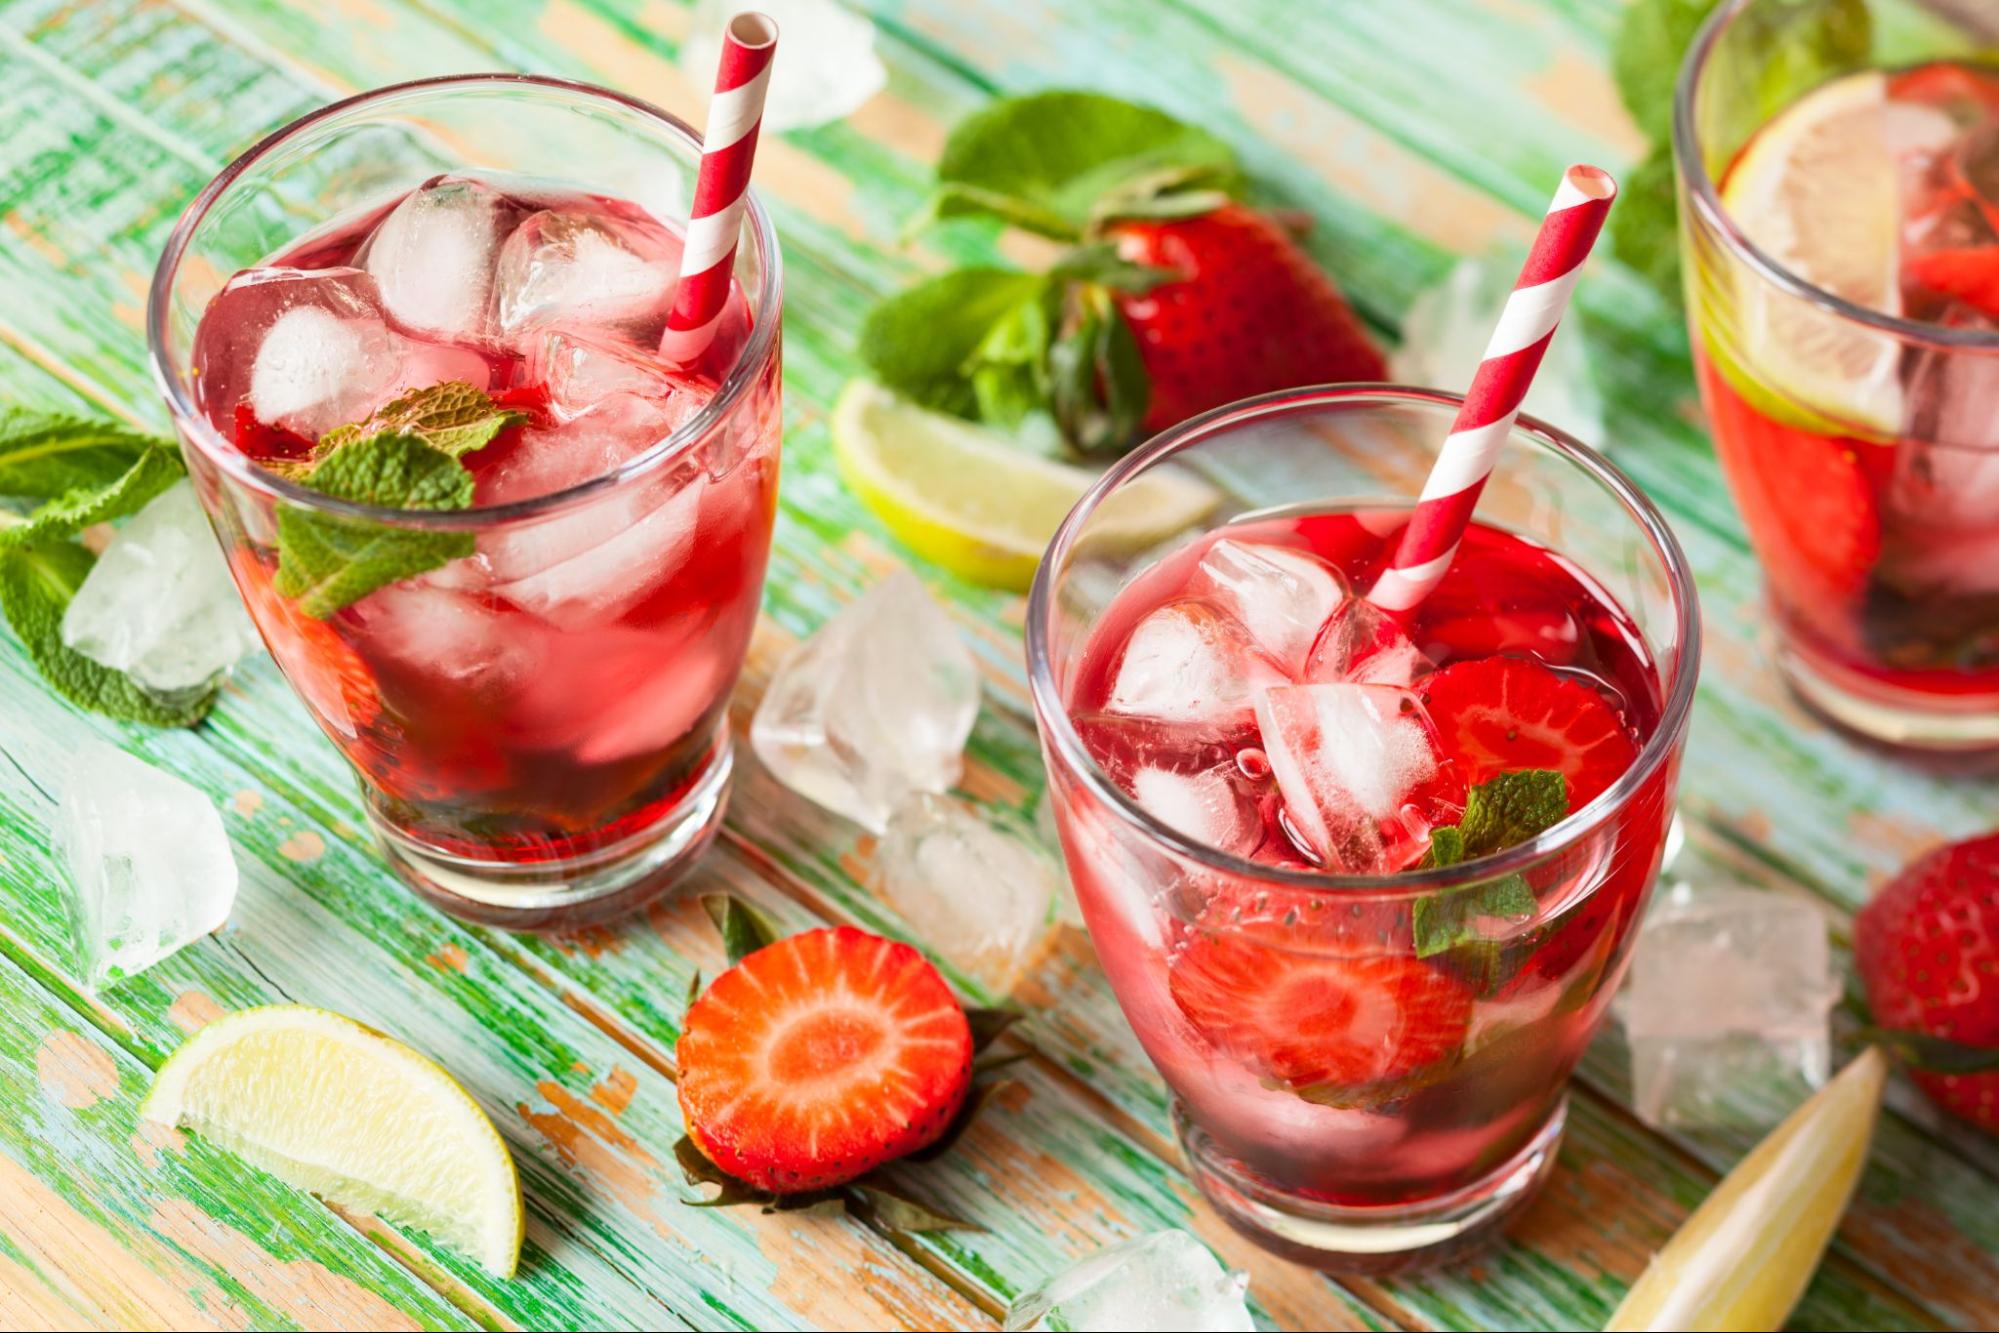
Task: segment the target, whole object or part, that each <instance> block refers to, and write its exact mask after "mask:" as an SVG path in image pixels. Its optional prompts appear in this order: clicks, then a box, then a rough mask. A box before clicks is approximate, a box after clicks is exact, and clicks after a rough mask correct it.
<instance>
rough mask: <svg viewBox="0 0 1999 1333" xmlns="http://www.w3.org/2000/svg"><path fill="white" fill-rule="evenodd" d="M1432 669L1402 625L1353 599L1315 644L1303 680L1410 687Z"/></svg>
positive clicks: (1359, 599) (1341, 608) (1344, 604)
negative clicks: (1417, 678) (1420, 676)
mask: <svg viewBox="0 0 1999 1333" xmlns="http://www.w3.org/2000/svg"><path fill="white" fill-rule="evenodd" d="M1431 665H1432V664H1431V662H1430V660H1429V659H1428V658H1427V657H1425V656H1424V655H1423V652H1422V650H1421V649H1419V648H1418V647H1417V646H1416V645H1415V643H1414V642H1413V641H1411V639H1410V638H1409V635H1408V632H1407V631H1405V630H1404V629H1403V628H1402V624H1401V622H1400V621H1398V620H1396V619H1395V617H1394V616H1391V615H1389V614H1388V613H1387V612H1385V611H1383V610H1381V608H1379V607H1377V606H1376V605H1375V604H1374V603H1373V602H1370V601H1368V600H1366V599H1365V598H1361V597H1350V598H1348V599H1347V600H1346V602H1345V603H1343V604H1342V605H1341V607H1340V609H1339V610H1338V611H1335V612H1334V613H1333V617H1332V619H1331V620H1328V621H1327V622H1326V628H1325V630H1324V632H1322V633H1321V634H1320V635H1319V641H1318V642H1317V643H1315V644H1314V645H1312V655H1311V657H1310V658H1309V659H1308V660H1307V661H1306V663H1305V672H1304V679H1305V680H1307V681H1309V682H1314V683H1330V682H1334V681H1348V682H1351V683H1353V684H1356V685H1396V686H1401V687H1403V688H1405V689H1406V688H1407V687H1408V686H1409V685H1410V684H1411V683H1412V682H1414V681H1415V679H1416V677H1417V676H1419V675H1422V674H1423V673H1425V672H1427V671H1429V670H1430V667H1431Z"/></svg>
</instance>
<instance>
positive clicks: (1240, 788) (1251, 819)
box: [1130, 763, 1263, 856]
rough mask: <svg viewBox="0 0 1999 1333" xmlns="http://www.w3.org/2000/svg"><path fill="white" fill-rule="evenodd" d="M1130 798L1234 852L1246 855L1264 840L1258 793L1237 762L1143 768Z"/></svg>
mask: <svg viewBox="0 0 1999 1333" xmlns="http://www.w3.org/2000/svg"><path fill="white" fill-rule="evenodd" d="M1130 783H1131V795H1132V799H1133V800H1135V801H1137V802H1138V803H1139V805H1141V806H1143V807H1144V809H1145V811H1146V812H1147V813H1148V814H1150V815H1152V816H1153V817H1154V818H1155V819H1157V820H1159V821H1160V822H1161V823H1163V824H1165V825H1166V826H1167V827H1169V828H1171V829H1174V830H1175V831H1177V832H1180V833H1184V834H1186V835H1187V836H1188V837H1190V838H1192V839H1193V840H1194V841H1196V842H1198V843H1200V844H1202V845H1203V846H1206V847H1212V848H1214V849H1215V850H1216V851H1220V852H1228V853H1229V854H1230V855H1233V856H1248V855H1249V854H1250V853H1251V852H1253V851H1255V850H1256V848H1257V844H1259V843H1260V842H1262V841H1263V819H1262V817H1261V816H1260V815H1259V814H1258V812H1257V807H1256V798H1255V796H1254V795H1253V794H1252V793H1251V792H1250V791H1249V790H1248V789H1247V786H1246V783H1245V782H1244V780H1243V778H1242V774H1241V770H1240V769H1238V768H1237V767H1236V765H1235V764H1233V763H1229V764H1224V765H1217V766H1215V767H1213V768H1205V769H1201V770H1200V771H1198V772H1193V773H1183V772H1179V771H1177V770H1174V769H1171V768H1141V769H1139V770H1137V771H1136V772H1134V773H1133V774H1132V775H1131V778H1130Z"/></svg>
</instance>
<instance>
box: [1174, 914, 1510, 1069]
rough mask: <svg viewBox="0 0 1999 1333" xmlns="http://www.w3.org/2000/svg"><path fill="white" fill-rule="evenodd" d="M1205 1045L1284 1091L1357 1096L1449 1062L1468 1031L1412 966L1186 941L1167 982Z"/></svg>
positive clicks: (1378, 958) (1419, 965) (1460, 1008)
mask: <svg viewBox="0 0 1999 1333" xmlns="http://www.w3.org/2000/svg"><path fill="white" fill-rule="evenodd" d="M1170 986H1171V989H1172V993H1173V999H1174V1002H1175V1003H1176V1004H1178V1005H1179V1006H1180V1011H1181V1012H1182V1013H1183V1014H1185V1015H1186V1016H1187V1021H1188V1022H1190V1023H1192V1024H1193V1025H1194V1026H1195V1027H1196V1028H1197V1029H1199V1030H1200V1031H1201V1033H1202V1034H1203V1035H1204V1036H1206V1037H1207V1038H1208V1039H1209V1040H1210V1041H1212V1042H1215V1043H1216V1044H1217V1045H1220V1046H1222V1047H1224V1048H1226V1049H1228V1050H1231V1051H1233V1052H1235V1053H1236V1054H1238V1055H1242V1056H1245V1057H1247V1058H1248V1059H1249V1060H1250V1061H1251V1062H1253V1063H1254V1064H1255V1065H1256V1066H1258V1067H1259V1068H1260V1070H1261V1071H1262V1072H1264V1073H1267V1074H1269V1075H1270V1076H1271V1077H1273V1078H1277V1079H1280V1080H1282V1081H1283V1082H1285V1083H1287V1084H1289V1085H1290V1086H1292V1087H1293V1088H1297V1089H1300V1090H1311V1091H1314V1092H1315V1093H1327V1092H1329V1093H1333V1094H1335V1095H1345V1094H1352V1095H1359V1094H1361V1093H1362V1092H1363V1090H1364V1089H1366V1088H1369V1087H1371V1086H1374V1085H1376V1084H1381V1083H1387V1082H1392V1081H1395V1080H1398V1079H1402V1078H1406V1077H1408V1076H1409V1075H1411V1074H1414V1073H1416V1072H1417V1071H1419V1070H1421V1069H1423V1068H1425V1067H1426V1066H1429V1065H1432V1064H1435V1063H1436V1062H1437V1061H1439V1060H1442V1059H1444V1058H1445V1057H1446V1056H1449V1055H1451V1054H1452V1053H1453V1052H1455V1051H1456V1050H1457V1049H1458V1047H1459V1046H1460V1045H1461V1044H1462V1043H1463V1041H1464V1036H1465V1029H1466V1027H1467V1026H1468V1024H1469V1023H1470V1020H1471V999H1472V997H1471V992H1470V991H1469V990H1467V989H1466V988H1465V987H1464V985H1463V983H1462V982H1459V981H1458V980H1457V979H1455V978H1453V977H1450V976H1446V975H1445V974H1444V973H1443V972H1441V971H1439V970H1438V969H1436V968H1434V967H1431V966H1429V965H1428V964H1427V963H1423V962H1420V961H1419V960H1417V959H1415V958H1412V957H1402V956H1397V955H1392V954H1383V955H1375V956H1372V957H1369V956H1360V957H1351V958H1341V957H1322V956H1318V955H1314V954H1312V953H1310V952H1303V951H1299V952H1293V951H1289V950H1285V949H1277V948H1269V947H1265V946H1262V945H1258V944H1253V943H1250V942H1248V941H1247V940H1243V939H1239V938H1231V937H1230V936H1229V935H1227V934H1226V933H1207V932H1204V933H1200V934H1196V935H1194V936H1191V937H1190V938H1189V939H1188V941H1187V943H1186V945H1185V947H1184V948H1183V950H1182V951H1181V953H1180V955H1179V956H1178V957H1177V958H1176V959H1174V961H1173V968H1172V973H1171V977H1170Z"/></svg>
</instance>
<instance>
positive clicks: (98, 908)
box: [55, 740, 236, 990]
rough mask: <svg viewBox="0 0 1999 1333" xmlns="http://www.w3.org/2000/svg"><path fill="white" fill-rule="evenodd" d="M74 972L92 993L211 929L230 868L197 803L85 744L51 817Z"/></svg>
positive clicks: (119, 753) (213, 818)
mask: <svg viewBox="0 0 1999 1333" xmlns="http://www.w3.org/2000/svg"><path fill="white" fill-rule="evenodd" d="M55 837H56V841H57V843H58V844H59V846H60V848H61V852H62V857H63V861H64V863H65V864H66V866H67V867H68V871H69V875H68V880H67V883H66V884H65V885H64V888H65V890H66V892H65V895H64V897H65V904H66V906H67V907H68V910H69V918H70V932H71V942H72V944H73V946H74V950H75V956H76V963H77V966H78V968H79V969H81V971H82V973H83V977H84V980H85V981H86V982H87V983H88V984H89V985H90V987H91V988H92V989H93V990H103V989H105V988H106V987H109V986H112V985H115V984H117V983H118V982H120V981H123V980H124V979H125V978H127V977H131V976H135V975H137V974H138V973H140V972H143V971H145V970H146V969H147V968H149V967H151V966H153V964H155V963H157V962H159V961H161V960H162V959H164V958H167V957H169V956H170V955H172V954H173V953H175V952H176V951H177V950H179V949H181V948H184V947H185V946H187V945H189V944H192V943H193V942H194V941H196V940H198V939H200V938H201V937H202V936H204V935H206V934H208V933H210V932H211V931H214V930H216V929H218V928H219V927H220V926H221V925H222V923H223V922H224V921H226V920H228V918H229V909H230V906H231V904H233V903H234V902H235V901H236V861H235V858H234V857H233V856H232V855H231V854H230V851H229V838H228V835H227V834H225V833H224V832H223V830H222V816H221V815H220V814H218V813H217V812H216V809H215V805H214V803H213V802H211V801H210V800H209V799H208V798H207V797H206V796H204V795H202V794H201V793H200V792H199V791H196V790H195V789H194V788H193V787H191V786H189V785H188V784H187V783H185V782H183V781H181V780H180V779H179V778H176V777H173V776H171V775H169V774H166V773H162V772H161V771H159V770H158V769H156V768H153V767H152V766H151V765H149V764H147V763H145V762H144V761H142V760H139V759H135V758H133V757H132V756H131V755H128V754H126V753H125V752H124V751H123V750H120V749H118V748H117V747H116V746H112V745H107V744H106V743H104V742H103V741H98V740H91V741H85V742H84V743H83V747H82V748H81V749H80V750H79V751H78V752H77V755H76V757H75V760H74V761H73V762H72V764H71V765H70V770H69V774H68V778H67V780H66V781H65V783H64V786H63V792H62V797H61V800H60V802H59V803H58V805H57V810H56V830H55Z"/></svg>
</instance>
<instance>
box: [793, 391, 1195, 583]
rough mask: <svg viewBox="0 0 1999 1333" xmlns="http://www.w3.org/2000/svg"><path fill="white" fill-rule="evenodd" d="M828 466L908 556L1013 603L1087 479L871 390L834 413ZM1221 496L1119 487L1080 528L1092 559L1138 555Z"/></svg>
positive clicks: (1157, 472)
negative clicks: (1001, 591)
mask: <svg viewBox="0 0 1999 1333" xmlns="http://www.w3.org/2000/svg"><path fill="white" fill-rule="evenodd" d="M832 424H833V456H834V458H835V460H836V461H837V462H838V464H839V467H840V475H841V476H842V477H843V478H845V479H846V482H847V485H848V487H849V488H850V489H851V490H852V491H853V492H854V494H855V495H856V496H857V497H859V499H860V501H861V503H863V504H865V505H866V506H867V507H868V508H869V509H871V510H873V511H874V513H875V516H876V517H877V518H879V519H881V521H882V522H883V523H884V524H886V525H887V526H888V529H889V531H890V532H893V533H894V534H895V535H896V536H897V537H898V538H900V539H901V541H902V542H903V544H904V545H906V546H908V547H909V548H910V550H912V551H914V552H916V554H918V555H920V556H922V557H923V558H924V559H926V560H929V561H931V562H933V563H935V564H938V565H941V566H943V567H944V568H945V569H948V570H950V571H951V572H952V573H954V574H957V575H958V576H960V577H961V578H965V579H969V580H971V581H972V582H974V583H982V584H986V585H987V586H989V587H995V588H1010V589H1013V590H1015V591H1020V590H1022V589H1024V588H1026V587H1027V585H1028V583H1029V582H1030V581H1031V580H1032V579H1033V578H1034V567H1035V566H1036V565H1037V564H1039V563H1040V561H1041V554H1042V552H1043V551H1045V550H1046V549H1047V548H1048V541H1049V538H1051V537H1053V536H1054V535H1055V529H1056V528H1057V527H1059V526H1061V523H1062V520H1063V519H1064V518H1065V517H1066V516H1067V515H1068V513H1069V511H1070V510H1071V509H1072V508H1074V507H1075V504H1076V501H1077V500H1079V499H1081V498H1082V495H1083V492H1084V491H1086V490H1088V489H1089V488H1090V486H1091V485H1092V484H1093V483H1094V482H1095V481H1096V479H1097V474H1095V473H1093V472H1090V471H1088V470H1086V469H1084V468H1079V467H1072V466H1070V465H1069V464H1067V463H1058V462H1056V461H1054V460H1052V459H1048V458H1041V457H1038V456H1036V455H1034V454H1030V453H1026V452H1024V451H1022V450H1021V449H1019V448H1017V447H1015V446H1014V445H1013V444H1012V443H1011V442H1010V441H1009V440H1008V439H1007V437H1006V436H1004V435H1001V434H999V433H997V432H995V431H991V430H988V429H986V428H985V427H983V426H978V425H974V424H973V423H971V422H969V421H963V420H960V419H959V418H957V417H947V416H943V415H940V414H939V413H936V412H930V411H926V410H924V409H923V408H920V407H917V406H916V405H914V404H913V403H910V402H907V401H905V400H904V399H901V398H898V397H897V396H895V395H894V394H892V393H890V392H889V391H888V390H887V389H884V388H883V387H882V386H881V385H879V384H876V383H874V382H872V381H870V380H855V381H853V382H852V383H850V384H848V385H847V387H846V389H845V390H843V391H842V392H841V394H840V401H839V402H838V403H836V404H834V407H833V423H832ZM1220 500H1221V496H1220V494H1219V493H1218V492H1216V491H1215V489H1214V488H1213V487H1211V486H1209V485H1207V484H1205V483H1204V482H1201V481H1199V480H1196V479H1195V478H1193V477H1191V476H1188V475H1187V474H1185V473H1183V472H1180V471H1178V470H1176V469H1173V468H1170V467H1167V468H1154V469H1153V470H1151V471H1149V472H1147V473H1145V474H1144V475H1143V476H1140V477H1137V478H1135V479H1133V480H1132V481H1131V482H1129V483H1127V484H1126V485H1125V486H1123V487H1121V488H1120V489H1119V490H1118V492H1117V494H1115V495H1113V496H1112V497H1111V498H1110V499H1109V500H1108V501H1107V502H1106V503H1105V504H1104V506H1103V508H1102V509H1100V510H1099V511H1098V513H1097V516H1096V518H1095V519H1094V520H1093V521H1092V523H1091V525H1090V533H1089V537H1090V543H1091V545H1092V547H1093V548H1095V549H1099V550H1107V551H1114V552H1115V551H1138V550H1143V549H1144V548H1146V547H1148V546H1152V545H1155V544H1156V543H1158V542H1161V541H1164V540H1165V539H1166V538H1168V537H1170V536H1172V535H1173V534H1175V533H1177V532H1179V531H1180V530H1181V529H1183V528H1185V527H1187V526H1188V525H1189V524H1192V523H1195V522H1198V521H1199V520H1200V519H1201V518H1203V517H1205V516H1206V515H1207V514H1208V513H1209V512H1210V511H1211V510H1213V509H1214V507H1215V506H1216V504H1218V503H1219V502H1220Z"/></svg>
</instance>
